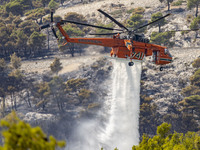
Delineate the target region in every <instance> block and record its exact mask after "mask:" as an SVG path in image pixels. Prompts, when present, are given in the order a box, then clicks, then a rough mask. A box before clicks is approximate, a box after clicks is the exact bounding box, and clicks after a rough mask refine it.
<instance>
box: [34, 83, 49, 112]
mask: <svg viewBox="0 0 200 150" xmlns="http://www.w3.org/2000/svg"><path fill="white" fill-rule="evenodd" d="M50 93H51V91H50V87H49V84H48V83H47V82H42V83H40V84H37V85H36V93H35V96H36V97H38V98H39V99H40V100H39V102H38V103H37V104H36V106H37V107H40V106H42V109H43V110H44V109H45V107H46V104H47V103H48V101H49V95H50Z"/></svg>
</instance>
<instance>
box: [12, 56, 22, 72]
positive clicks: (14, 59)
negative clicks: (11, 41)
mask: <svg viewBox="0 0 200 150" xmlns="http://www.w3.org/2000/svg"><path fill="white" fill-rule="evenodd" d="M10 65H11V67H12V68H13V69H19V68H20V67H21V65H22V64H21V58H20V57H17V55H16V53H13V54H12V55H11V56H10Z"/></svg>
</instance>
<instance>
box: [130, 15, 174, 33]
mask: <svg viewBox="0 0 200 150" xmlns="http://www.w3.org/2000/svg"><path fill="white" fill-rule="evenodd" d="M169 15H171V14H167V15H165V16H163V17H161V18H158V19H156V20H154V21H152V22H150V23H147V24H145V25H143V26H140V27H138V28H136V29H135V30H133V31H136V30H139V29H141V28H144V27H146V26H148V25H151V24H153V23H155V22H157V21H159V20H161V19H164V18H165V17H168V16H169Z"/></svg>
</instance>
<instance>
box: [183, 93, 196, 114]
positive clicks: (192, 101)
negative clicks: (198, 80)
mask: <svg viewBox="0 0 200 150" xmlns="http://www.w3.org/2000/svg"><path fill="white" fill-rule="evenodd" d="M179 105H180V106H183V107H182V109H181V111H184V112H187V113H189V114H196V115H197V116H200V109H199V108H200V95H192V96H190V97H186V98H184V100H182V101H180V102H179Z"/></svg>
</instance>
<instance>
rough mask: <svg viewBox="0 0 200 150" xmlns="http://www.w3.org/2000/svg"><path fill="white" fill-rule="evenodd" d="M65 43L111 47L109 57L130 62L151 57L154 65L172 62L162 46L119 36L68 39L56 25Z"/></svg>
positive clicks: (59, 25) (59, 26)
mask: <svg viewBox="0 0 200 150" xmlns="http://www.w3.org/2000/svg"><path fill="white" fill-rule="evenodd" d="M56 26H57V28H58V29H59V30H60V32H61V34H62V35H63V36H64V38H65V39H66V41H67V42H70V43H81V44H89V45H99V46H105V47H111V48H112V49H111V52H110V55H111V57H117V58H124V59H129V60H130V61H132V60H141V61H142V60H143V58H144V57H147V56H152V62H154V63H155V64H156V65H165V64H168V63H171V62H172V56H171V55H170V53H169V51H168V49H167V48H166V47H164V46H160V45H155V44H150V43H144V42H138V41H134V40H131V39H120V36H119V34H118V35H114V36H113V38H70V37H69V36H68V35H67V33H66V32H65V31H64V29H63V28H62V26H61V24H60V23H57V24H56Z"/></svg>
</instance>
